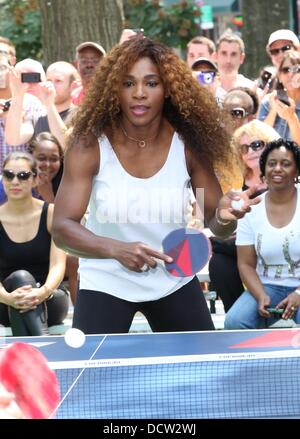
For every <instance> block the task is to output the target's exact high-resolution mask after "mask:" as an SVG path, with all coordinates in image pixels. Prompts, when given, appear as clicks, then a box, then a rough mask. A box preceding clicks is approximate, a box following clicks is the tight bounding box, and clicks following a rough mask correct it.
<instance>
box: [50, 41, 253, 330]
mask: <svg viewBox="0 0 300 439" xmlns="http://www.w3.org/2000/svg"><path fill="white" fill-rule="evenodd" d="M221 120H222V119H221V112H220V110H218V107H217V105H216V103H215V101H214V98H213V97H212V96H211V95H210V94H209V93H207V91H206V90H205V89H204V88H203V87H202V86H201V85H199V84H198V83H197V81H196V80H195V79H194V78H193V76H192V73H191V71H190V69H189V68H188V67H187V66H186V65H185V63H184V62H183V61H181V60H180V59H179V58H178V56H177V55H176V54H174V53H173V51H172V50H171V49H169V48H168V47H166V46H164V45H163V44H160V43H156V42H153V41H152V40H150V39H148V38H143V37H138V36H137V37H133V38H131V39H130V40H128V41H126V42H124V43H122V44H121V45H118V46H116V47H114V48H113V49H112V50H111V52H110V53H109V54H108V55H107V56H106V57H105V58H104V59H103V60H102V61H101V63H100V65H99V67H98V69H97V71H96V73H95V76H94V78H93V82H92V84H91V86H90V89H89V92H88V94H87V96H86V98H85V100H84V102H83V104H82V105H81V106H80V108H79V110H78V112H77V113H76V115H75V116H74V119H73V121H72V123H73V127H72V133H71V135H70V137H69V144H68V148H67V153H66V157H65V171H64V176H63V179H62V183H61V186H60V188H59V191H58V194H57V198H56V206H55V223H54V234H55V241H56V243H57V245H58V246H60V247H62V248H64V249H66V250H67V251H69V252H73V253H74V254H76V255H78V256H80V257H81V259H80V269H79V274H80V291H79V294H78V296H77V302H76V306H75V310H74V321H73V326H74V327H76V328H79V329H81V330H83V331H84V332H86V333H116V332H127V331H128V330H129V328H130V325H131V323H132V320H133V317H134V314H135V313H136V312H137V311H141V312H142V313H143V314H144V315H145V316H146V318H147V319H148V321H149V323H150V326H151V328H152V330H153V331H188V330H207V329H213V323H212V320H211V317H210V314H209V312H208V308H207V306H206V302H205V300H204V296H203V294H202V292H201V289H200V285H199V282H198V281H197V278H196V277H192V276H191V277H185V278H177V277H173V276H171V275H170V274H168V272H167V271H166V269H165V267H164V265H163V264H162V262H165V261H166V262H172V258H170V257H169V256H167V255H166V254H164V253H162V252H161V251H159V249H160V247H161V243H162V240H163V238H164V237H165V236H166V235H167V234H168V233H169V232H171V231H172V230H174V229H178V228H180V227H182V226H184V225H186V215H185V214H186V210H187V205H188V204H189V190H190V183H191V185H192V187H193V190H194V192H195V194H196V189H197V188H204V192H205V194H204V195H205V197H204V208H205V212H204V213H205V219H206V221H207V223H208V224H209V226H210V227H211V229H212V230H213V232H214V233H215V234H218V235H221V236H227V235H229V234H231V233H232V231H233V230H234V228H235V226H236V222H235V220H236V218H237V217H242V216H243V215H244V214H245V212H246V211H248V210H250V207H249V206H250V204H253V203H255V201H249V198H248V195H250V192H251V191H250V192H248V193H246V194H245V198H246V204H245V206H244V208H243V209H242V210H241V211H236V210H233V209H232V208H231V207H230V206H231V199H230V197H229V196H224V197H223V198H221V197H222V192H221V189H220V186H219V183H218V181H217V178H216V176H215V174H214V171H213V169H214V166H215V165H217V164H218V165H220V163H222V164H223V166H229V163H230V157H229V151H230V149H229V148H228V139H227V134H226V130H225V129H224V125H222V123H221ZM202 192H203V191H202ZM71 193H74V194H76V200H74V198H73V197H71V196H70V194H71ZM196 195H197V194H196ZM220 199H221V201H219V200H220ZM218 202H219V204H218ZM88 203H89V216H88V220H87V223H86V226H85V227H83V226H82V225H81V224H80V220H81V218H82V216H83V215H84V213H85V211H86V209H87V207H88Z"/></svg>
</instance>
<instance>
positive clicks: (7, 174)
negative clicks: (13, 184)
mask: <svg viewBox="0 0 300 439" xmlns="http://www.w3.org/2000/svg"><path fill="white" fill-rule="evenodd" d="M2 174H3V177H4V178H5V179H6V180H8V181H13V179H14V178H15V177H17V179H18V180H19V181H26V180H29V178H30V177H31V176H32V175H33V176H34V177H36V174H35V173H34V172H31V171H20V172H17V173H16V174H15V173H14V171H11V170H10V169H3V171H2Z"/></svg>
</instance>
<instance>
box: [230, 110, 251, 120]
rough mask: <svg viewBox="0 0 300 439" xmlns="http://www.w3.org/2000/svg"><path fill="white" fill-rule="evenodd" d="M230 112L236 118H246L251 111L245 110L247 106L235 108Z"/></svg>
mask: <svg viewBox="0 0 300 439" xmlns="http://www.w3.org/2000/svg"><path fill="white" fill-rule="evenodd" d="M230 114H231V116H232V117H233V118H235V119H244V117H246V116H249V113H248V112H247V111H246V110H245V108H241V107H238V108H233V109H232V110H230Z"/></svg>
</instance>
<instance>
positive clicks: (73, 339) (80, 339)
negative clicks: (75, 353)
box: [65, 328, 85, 348]
mask: <svg viewBox="0 0 300 439" xmlns="http://www.w3.org/2000/svg"><path fill="white" fill-rule="evenodd" d="M65 342H66V344H67V345H68V346H70V347H71V348H80V347H81V346H83V345H84V343H85V333H84V332H82V331H80V329H76V328H70V329H68V330H67V332H66V333H65Z"/></svg>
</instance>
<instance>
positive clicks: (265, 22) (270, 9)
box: [242, 0, 289, 78]
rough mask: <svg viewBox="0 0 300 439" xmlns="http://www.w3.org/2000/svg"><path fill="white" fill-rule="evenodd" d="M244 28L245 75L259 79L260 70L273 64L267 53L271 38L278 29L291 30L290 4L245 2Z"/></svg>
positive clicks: (261, 0) (263, 0) (258, 0)
mask: <svg viewBox="0 0 300 439" xmlns="http://www.w3.org/2000/svg"><path fill="white" fill-rule="evenodd" d="M242 14H243V19H244V26H243V31H242V38H243V40H244V42H245V47H246V54H247V56H246V60H245V63H244V66H243V69H242V70H243V73H244V74H245V75H246V76H247V77H249V78H257V76H258V74H259V72H260V70H261V68H262V67H264V66H265V65H267V64H272V62H271V60H270V58H269V56H268V55H267V53H266V45H267V42H268V39H269V36H270V34H271V33H272V32H274V31H275V30H277V29H288V28H289V2H288V1H287V0H284V1H282V0H243V2H242Z"/></svg>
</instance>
